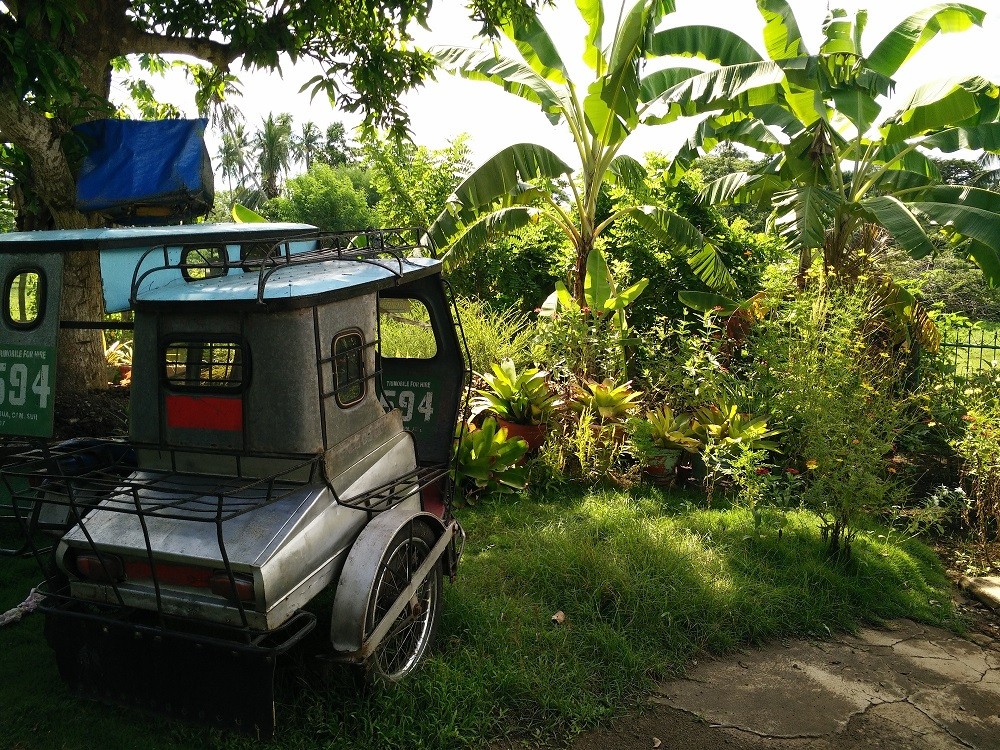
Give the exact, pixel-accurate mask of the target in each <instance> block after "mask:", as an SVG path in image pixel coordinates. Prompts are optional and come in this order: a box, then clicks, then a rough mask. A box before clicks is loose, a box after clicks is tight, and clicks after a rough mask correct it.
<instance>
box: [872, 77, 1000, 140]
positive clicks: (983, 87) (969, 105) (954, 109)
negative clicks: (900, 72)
mask: <svg viewBox="0 0 1000 750" xmlns="http://www.w3.org/2000/svg"><path fill="white" fill-rule="evenodd" d="M998 98H1000V88H998V87H997V86H996V85H995V84H993V83H991V82H989V81H987V80H986V79H984V78H980V77H978V76H974V77H972V78H963V79H950V80H945V81H937V82H935V83H930V84H927V85H925V86H921V87H920V88H918V89H917V90H916V91H915V92H914V93H913V96H912V97H911V98H910V101H909V102H907V104H906V105H905V106H904V107H903V109H902V110H900V112H899V113H897V114H896V115H895V116H894V117H893V118H891V119H890V120H888V121H887V122H886V123H885V124H883V125H882V126H881V127H880V131H881V132H882V135H883V136H884V137H885V141H886V143H898V142H900V141H903V140H905V139H907V138H911V137H913V136H915V135H921V134H923V133H928V132H932V131H935V130H940V129H942V128H951V127H955V126H962V125H972V124H976V123H975V121H974V119H973V118H975V117H976V116H977V115H979V114H980V112H986V113H989V114H991V115H992V113H993V112H995V111H996V102H997V99H998ZM990 119H993V118H992V117H990ZM970 120H971V122H970Z"/></svg>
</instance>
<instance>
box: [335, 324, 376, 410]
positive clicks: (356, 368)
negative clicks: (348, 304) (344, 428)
mask: <svg viewBox="0 0 1000 750" xmlns="http://www.w3.org/2000/svg"><path fill="white" fill-rule="evenodd" d="M333 389H334V395H335V397H336V399H337V406H339V407H340V408H341V409H346V408H347V407H349V406H354V405H355V404H358V403H360V402H361V401H363V400H364V398H365V395H366V394H367V392H368V378H367V377H366V375H365V339H364V336H363V335H362V333H361V331H360V330H357V329H354V330H350V331H344V332H342V333H338V334H337V336H336V337H335V338H334V339H333Z"/></svg>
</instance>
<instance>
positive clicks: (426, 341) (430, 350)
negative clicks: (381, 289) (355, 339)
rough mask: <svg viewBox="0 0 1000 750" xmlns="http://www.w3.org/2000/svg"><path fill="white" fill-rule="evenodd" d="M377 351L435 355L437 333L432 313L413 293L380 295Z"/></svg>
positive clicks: (413, 356) (391, 354) (403, 356)
mask: <svg viewBox="0 0 1000 750" xmlns="http://www.w3.org/2000/svg"><path fill="white" fill-rule="evenodd" d="M378 318H379V355H380V356H382V357H388V358H390V359H434V357H435V356H437V353H438V344H437V337H436V335H435V333H434V327H433V325H432V323H431V314H430V311H429V310H428V309H427V305H425V304H424V303H423V302H422V301H421V300H418V299H414V298H412V297H380V298H379V301H378Z"/></svg>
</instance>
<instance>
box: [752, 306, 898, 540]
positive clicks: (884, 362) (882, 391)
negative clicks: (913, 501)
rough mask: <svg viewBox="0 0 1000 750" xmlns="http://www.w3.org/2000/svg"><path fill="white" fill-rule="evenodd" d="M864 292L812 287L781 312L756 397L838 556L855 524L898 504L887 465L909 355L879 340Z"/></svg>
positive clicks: (769, 324) (767, 344)
mask: <svg viewBox="0 0 1000 750" xmlns="http://www.w3.org/2000/svg"><path fill="white" fill-rule="evenodd" d="M865 298H866V295H865V293H864V291H863V290H858V291H856V292H850V291H846V290H843V289H839V290H834V289H829V288H821V289H814V290H811V291H808V292H805V293H802V294H800V295H798V296H797V297H796V298H794V299H793V300H791V301H788V302H785V303H784V304H782V305H780V306H778V305H775V311H774V313H772V315H771V316H770V317H769V319H768V320H767V321H766V322H765V323H764V324H763V325H762V326H760V327H759V328H758V331H757V334H756V336H755V342H754V353H755V356H756V365H757V370H756V373H755V380H756V383H755V389H756V395H757V396H758V397H759V398H761V399H764V400H766V402H767V403H768V405H769V408H770V411H771V413H772V414H773V415H774V417H775V421H776V422H777V423H778V424H779V425H780V426H782V427H784V428H785V429H786V430H787V431H786V432H785V433H784V436H783V444H784V446H785V447H786V450H787V451H788V452H789V455H791V456H793V457H795V458H796V459H797V460H798V461H800V462H801V463H800V466H802V467H803V468H804V469H806V482H805V488H804V491H803V495H802V497H803V500H804V502H805V503H806V505H808V506H809V507H811V508H812V509H813V510H815V511H816V512H817V513H818V514H819V515H820V517H821V518H822V519H823V524H824V533H825V534H827V536H828V541H829V545H830V550H831V552H840V551H846V550H849V548H850V542H851V539H852V537H853V535H854V533H855V532H856V530H857V525H858V523H859V522H861V520H862V519H863V518H864V517H865V516H866V515H869V514H875V513H881V512H883V511H884V510H885V509H886V508H888V507H890V506H892V505H893V504H895V503H897V502H898V501H899V498H900V496H901V494H902V492H903V487H902V484H901V482H900V481H899V480H898V478H896V477H895V476H894V474H895V472H896V469H895V467H893V466H892V465H890V463H889V461H888V459H889V458H891V457H892V455H893V451H894V447H895V446H894V443H895V440H896V439H897V437H898V436H899V435H900V434H901V432H902V430H903V428H904V427H905V426H906V424H907V422H908V420H909V419H910V417H909V411H908V407H909V405H910V403H911V399H910V397H909V396H908V395H907V394H906V392H905V391H904V389H903V387H902V385H903V383H902V376H903V374H904V372H903V367H904V361H903V360H904V359H905V358H906V355H905V353H903V352H898V353H897V352H894V351H893V350H891V349H890V350H887V349H885V348H882V347H881V346H880V345H879V344H877V343H874V342H873V339H875V337H874V336H872V335H871V330H872V328H871V316H870V311H869V310H868V309H867V307H866V304H865Z"/></svg>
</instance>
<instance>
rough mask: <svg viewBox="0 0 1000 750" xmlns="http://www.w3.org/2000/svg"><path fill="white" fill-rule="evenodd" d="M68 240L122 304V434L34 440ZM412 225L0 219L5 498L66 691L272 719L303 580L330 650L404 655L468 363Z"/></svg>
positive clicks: (437, 271)
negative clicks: (125, 348) (40, 573)
mask: <svg viewBox="0 0 1000 750" xmlns="http://www.w3.org/2000/svg"><path fill="white" fill-rule="evenodd" d="M80 250H83V251H93V252H98V253H100V257H101V267H102V276H103V283H104V296H105V307H106V309H107V310H108V311H109V312H113V311H121V310H130V311H132V312H133V313H134V343H133V359H132V380H131V394H130V413H129V438H128V440H127V441H117V440H108V439H87V440H81V439H74V440H68V441H64V442H61V443H53V442H52V441H49V440H46V438H48V437H49V436H50V435H51V432H52V424H53V400H54V388H53V384H54V382H55V368H56V365H57V352H56V340H57V334H58V331H59V328H60V325H63V326H64V327H65V326H66V325H71V326H72V325H74V324H73V323H72V322H68V323H67V322H66V321H62V323H61V322H60V316H59V312H60V289H61V285H62V278H61V277H62V260H63V254H64V253H65V252H68V251H80ZM415 250H417V244H416V238H415V236H414V237H412V238H411V237H410V236H409V235H408V234H407V233H406V232H404V231H401V230H392V231H368V232H358V233H344V234H323V233H320V232H318V231H316V230H315V229H314V228H312V227H309V226H307V225H292V224H266V223H260V224H232V225H226V224H218V225H213V224H193V225H187V226H174V227H161V228H121V229H102V230H81V231H51V232H32V233H19V234H18V233H15V234H7V235H0V280H2V282H3V287H2V290H0V291H2V295H3V296H2V299H0V313H2V314H0V433H2V434H4V435H7V436H12V437H15V438H17V439H20V440H23V441H25V442H26V447H27V450H24V451H23V452H21V453H20V454H19V455H17V456H14V457H8V458H7V460H6V462H5V465H4V466H3V469H2V479H3V483H4V485H5V487H6V490H7V494H8V496H9V498H10V500H9V507H8V509H7V511H8V515H10V516H11V517H13V518H14V519H15V520H16V522H17V523H18V524H20V526H21V527H22V529H23V531H24V534H25V537H26V539H27V540H28V542H26V549H30V550H31V551H33V553H34V554H35V555H36V556H37V557H38V558H39V560H40V561H41V562H42V564H43V567H44V568H45V569H46V570H47V573H48V575H47V580H46V582H45V583H44V584H43V585H42V588H41V591H42V594H43V604H42V605H41V607H40V608H41V610H42V611H43V612H44V614H45V618H46V622H45V636H46V639H47V640H48V642H49V644H50V645H51V646H52V648H53V649H54V651H55V654H56V661H57V664H58V669H59V672H60V674H61V676H62V677H63V678H64V680H65V681H66V682H67V683H68V684H69V686H70V687H71V688H72V689H73V690H74V691H76V692H77V693H79V694H81V695H83V696H85V697H88V698H96V699H100V700H106V701H111V702H115V703H122V704H128V705H136V706H140V707H143V708H146V709H151V710H154V711H156V712H159V713H165V714H168V715H171V716H175V717H182V718H187V719H190V720H194V721H200V722H206V723H210V724H214V725H217V726H223V727H229V728H235V729H238V730H242V731H245V732H248V733H251V734H256V735H258V736H262V737H267V736H270V735H271V734H272V732H273V728H274V713H273V688H272V683H273V675H274V668H275V661H276V659H277V658H278V657H279V656H280V655H282V654H283V653H285V652H287V651H288V650H289V649H291V648H292V647H293V646H295V644H297V643H298V642H300V641H301V640H302V638H303V637H304V636H305V635H306V633H308V632H309V631H311V630H312V629H314V627H315V626H316V623H317V616H316V614H315V612H312V611H309V610H307V609H306V608H305V607H306V605H307V604H309V603H310V602H311V601H312V600H313V599H315V598H316V597H317V595H318V594H320V593H321V592H324V591H330V592H332V599H333V604H332V612H331V615H330V623H331V624H330V644H331V645H330V653H331V654H333V655H334V656H335V657H336V658H337V659H340V660H343V661H345V662H350V663H353V664H355V665H358V666H359V667H360V668H362V669H363V670H365V672H366V673H367V674H368V675H369V676H371V677H373V678H374V679H378V680H382V681H390V682H392V681H397V680H400V679H402V678H403V677H405V676H406V675H407V674H409V673H410V672H411V671H412V670H413V669H414V668H415V667H416V666H417V664H418V662H420V660H421V659H422V658H423V657H424V655H425V654H426V653H427V649H428V647H429V645H430V643H431V640H432V638H433V636H434V631H435V626H436V623H437V620H438V614H439V611H440V607H441V596H442V594H441V590H442V579H443V577H445V576H449V577H451V576H454V573H455V569H456V566H457V563H458V559H459V557H460V554H461V546H462V542H463V539H464V535H463V532H462V530H461V527H460V526H459V524H458V522H457V521H456V520H455V519H454V518H453V517H452V514H451V503H452V499H453V492H454V490H453V483H452V482H451V480H450V478H449V461H450V457H451V455H452V442H453V436H454V425H455V423H456V418H457V415H458V410H459V407H460V401H461V400H462V398H463V393H465V392H466V389H467V384H466V376H467V373H466V370H465V366H464V364H463V352H462V349H461V347H462V343H461V342H462V338H461V331H460V328H459V327H458V325H457V314H456V313H455V311H454V307H453V305H452V304H451V302H450V301H449V297H448V295H447V293H446V288H445V285H444V283H443V281H442V278H441V263H440V261H438V260H434V259H430V258H426V257H419V253H414V251H415ZM113 325H114V326H115V327H121V326H122V325H123V324H119V323H115V324H113ZM39 539H42V540H43V542H39V541H38V540H39ZM45 541H47V544H46V543H45ZM46 547H49V549H46Z"/></svg>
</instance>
